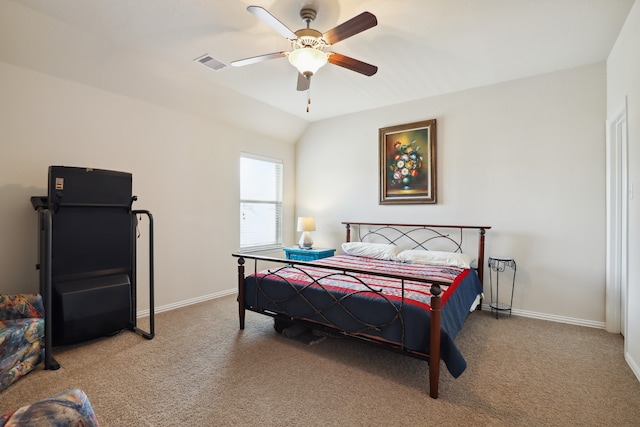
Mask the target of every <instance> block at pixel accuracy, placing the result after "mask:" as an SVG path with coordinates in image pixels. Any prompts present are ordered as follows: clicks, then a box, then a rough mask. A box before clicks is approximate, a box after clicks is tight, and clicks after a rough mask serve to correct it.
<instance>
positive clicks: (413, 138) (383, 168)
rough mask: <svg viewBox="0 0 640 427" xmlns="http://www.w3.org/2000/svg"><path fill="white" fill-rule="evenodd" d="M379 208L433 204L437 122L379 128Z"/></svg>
mask: <svg viewBox="0 0 640 427" xmlns="http://www.w3.org/2000/svg"><path fill="white" fill-rule="evenodd" d="M379 135H380V202H379V204H381V205H391V204H416V203H436V119H431V120H424V121H421V122H415V123H407V124H404V125H397V126H390V127H385V128H381V129H380V130H379Z"/></svg>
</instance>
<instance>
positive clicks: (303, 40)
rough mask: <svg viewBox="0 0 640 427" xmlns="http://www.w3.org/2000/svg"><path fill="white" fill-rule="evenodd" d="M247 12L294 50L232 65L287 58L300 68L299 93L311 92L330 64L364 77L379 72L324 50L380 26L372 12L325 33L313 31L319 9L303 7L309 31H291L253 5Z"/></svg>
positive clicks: (240, 65)
mask: <svg viewBox="0 0 640 427" xmlns="http://www.w3.org/2000/svg"><path fill="white" fill-rule="evenodd" d="M247 10H248V11H249V12H250V13H251V14H253V15H254V16H255V17H256V18H258V19H260V20H261V21H262V22H264V23H265V24H267V25H268V26H269V27H271V28H272V29H273V30H275V31H276V32H278V33H279V34H280V35H281V36H283V37H284V38H286V39H288V40H289V41H290V42H291V50H290V51H282V52H274V53H268V54H266V55H260V56H254V57H251V58H246V59H240V60H237V61H233V62H231V65H232V66H234V67H242V66H245V65H250V64H255V63H257V62H262V61H267V60H269V59H275V58H282V57H284V56H286V57H288V59H289V62H290V63H291V64H292V65H293V66H294V67H296V68H297V69H298V83H297V90H299V91H305V90H309V86H310V81H311V76H313V75H314V74H315V73H316V72H317V71H318V69H320V67H322V66H324V65H325V64H326V63H327V62H329V63H331V64H334V65H338V66H340V67H343V68H346V69H349V70H352V71H355V72H357V73H360V74H364V75H365V76H372V75H374V74H375V73H376V72H377V71H378V67H376V66H375V65H371V64H367V63H366V62H362V61H359V60H357V59H353V58H350V57H348V56H345V55H341V54H339V53H336V52H329V51H325V50H324V49H325V48H326V47H328V46H332V45H334V44H336V43H338V42H339V41H342V40H344V39H346V38H348V37H351V36H354V35H356V34H358V33H361V32H362V31H365V30H368V29H369V28H372V27H375V26H376V25H377V24H378V20H377V19H376V17H375V16H374V15H373V14H372V13H369V12H362V13H361V14H359V15H357V16H355V17H353V18H351V19H349V20H348V21H346V22H343V23H342V24H340V25H338V26H337V27H335V28H333V29H331V30H329V31H327V32H325V33H321V32H320V31H317V30H314V29H313V28H310V25H311V22H313V21H314V20H315V19H316V10H315V9H312V8H303V9H302V10H301V11H300V17H301V18H302V21H303V22H304V23H305V24H306V28H302V29H300V30H298V31H295V32H294V31H291V30H290V29H289V28H288V27H287V26H286V25H284V24H283V23H282V22H280V21H279V20H278V19H277V18H276V17H274V16H273V15H272V14H271V13H269V12H268V11H267V10H266V9H264V8H262V7H260V6H249V7H247ZM307 111H308V107H307Z"/></svg>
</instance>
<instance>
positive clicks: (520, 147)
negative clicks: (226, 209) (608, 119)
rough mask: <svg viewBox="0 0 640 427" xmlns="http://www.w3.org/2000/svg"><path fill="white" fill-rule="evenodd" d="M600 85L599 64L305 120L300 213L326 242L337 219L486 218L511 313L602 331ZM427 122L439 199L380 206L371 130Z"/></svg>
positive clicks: (338, 234)
mask: <svg viewBox="0 0 640 427" xmlns="http://www.w3.org/2000/svg"><path fill="white" fill-rule="evenodd" d="M605 85H606V82H605V64H604V63H601V64H596V65H592V66H587V67H583V68H579V69H574V70H569V71H563V72H558V73H553V74H548V75H541V76H537V77H533V78H528V79H523V80H517V81H511V82H506V83H502V84H498V85H493V86H488V87H483V88H478V89H472V90H468V91H464V92H458V93H453V94H449V95H444V96H439V97H435V98H429V99H424V100H420V101H416V102H412V103H407V104H402V105H397V106H394V107H389V108H383V109H378V110H372V111H368V112H363V113H359V114H354V115H350V116H345V117H341V118H337V119H331V120H326V121H323V122H319V123H316V124H313V125H312V126H311V127H310V128H309V129H308V130H307V132H305V134H304V135H303V137H302V138H301V140H300V141H299V142H298V144H297V156H296V157H297V168H298V170H299V171H304V173H299V174H298V175H297V176H296V181H297V187H296V189H297V193H296V209H297V213H298V214H304V215H313V216H315V217H316V227H317V231H316V232H314V241H315V242H316V244H317V246H325V247H326V246H330V247H339V244H340V242H342V241H343V240H344V231H343V229H342V226H341V225H340V222H341V221H373V222H376V221H378V222H402V223H430V224H438V223H441V224H442V223H446V224H470V225H489V226H492V227H493V228H492V229H491V230H490V231H489V232H488V233H487V256H490V255H508V256H511V257H513V258H515V260H516V262H517V266H518V271H517V279H516V290H515V298H514V309H515V310H516V311H519V312H521V313H522V314H527V315H531V316H538V317H542V318H548V319H550V320H560V321H567V322H571V323H578V324H585V325H589V326H596V327H603V326H604V315H605V311H604V309H605V304H604V296H605V264H604V259H605V250H604V241H605V227H604V224H605V222H604V221H605V209H604V206H605V205H604V196H605V180H604V176H605V175H604V172H605V162H604V147H605V126H604V122H605V116H606V111H605V105H606V95H605ZM433 118H435V119H437V174H438V176H437V185H438V188H437V192H438V193H437V198H438V203H437V204H436V205H392V206H389V205H379V204H378V176H379V175H378V174H379V171H378V165H379V163H378V162H379V159H378V146H379V141H378V129H379V128H382V127H387V126H391V125H397V124H402V123H409V122H414V121H420V120H426V119H433ZM488 291H489V289H488V278H485V292H488Z"/></svg>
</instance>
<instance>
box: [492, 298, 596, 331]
mask: <svg viewBox="0 0 640 427" xmlns="http://www.w3.org/2000/svg"><path fill="white" fill-rule="evenodd" d="M482 309H483V310H487V311H490V310H491V307H489V304H482ZM511 314H512V315H514V316H522V317H530V318H532V319H540V320H549V321H551V322H559V323H567V324H569V325H578V326H586V327H589V328H596V329H605V327H606V325H605V323H604V322H594V321H593V320H584V319H576V318H574V317H565V316H556V315H553V314H545V313H537V312H534V311H526V310H518V309H513V310H511Z"/></svg>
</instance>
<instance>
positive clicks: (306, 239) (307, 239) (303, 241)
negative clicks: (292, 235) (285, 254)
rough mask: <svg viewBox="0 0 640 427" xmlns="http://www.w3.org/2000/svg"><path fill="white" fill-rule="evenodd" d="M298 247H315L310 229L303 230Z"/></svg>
mask: <svg viewBox="0 0 640 427" xmlns="http://www.w3.org/2000/svg"><path fill="white" fill-rule="evenodd" d="M298 247H299V248H300V249H312V248H313V240H311V235H310V234H309V232H308V231H303V232H302V236H300V241H299V242H298Z"/></svg>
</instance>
